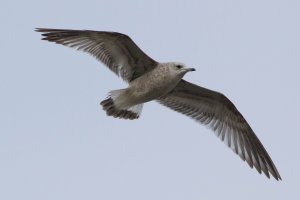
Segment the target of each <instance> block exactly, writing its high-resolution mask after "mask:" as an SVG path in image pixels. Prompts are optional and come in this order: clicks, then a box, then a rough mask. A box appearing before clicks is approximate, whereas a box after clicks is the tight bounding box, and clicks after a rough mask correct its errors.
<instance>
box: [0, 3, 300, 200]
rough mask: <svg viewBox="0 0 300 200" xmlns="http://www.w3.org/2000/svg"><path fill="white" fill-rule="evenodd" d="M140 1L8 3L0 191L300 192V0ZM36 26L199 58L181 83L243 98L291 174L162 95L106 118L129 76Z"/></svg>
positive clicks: (125, 194) (1, 80)
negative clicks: (108, 102)
mask: <svg viewBox="0 0 300 200" xmlns="http://www.w3.org/2000/svg"><path fill="white" fill-rule="evenodd" d="M145 2H146V1H145ZM145 2H143V1H137V0H136V1H128V2H125V1H101V0H94V1H61V0H51V1H50V0H47V1H33V0H28V1H16V0H2V1H1V3H0V24H1V37H0V44H1V45H0V51H1V52H0V53H1V59H0V92H1V93H0V97H1V98H0V121H1V122H0V123H1V124H0V199H3V200H4V199H5V200H20V199H22V200H41V199H42V200H66V199H72V200H77V199H78V200H79V199H89V200H93V199H95V200H96V199H97V200H99V199H103V200H120V199H122V200H153V199H163V200H166V199H170V200H181V199H185V200H186V199H192V200H196V199H220V198H222V199H245V200H247V199H251V200H252V199H274V200H275V199H297V198H299V179H300V173H299V168H300V159H299V153H300V150H299V144H298V143H299V139H300V134H299V128H298V125H299V112H300V107H299V102H300V94H299V92H300V80H299V75H300V70H299V67H300V56H299V55H300V37H299V36H300V26H299V19H300V1H297V0H294V1H292V0H286V1H283V0H282V1H276V0H269V1H267V0H263V1H261V0H252V1H238V0H236V1H233V0H228V1H222V0H219V1H217V0H212V1H171V0H169V1H155V0H152V1H147V3H145ZM36 27H46V28H70V29H91V30H102V31H103V30H104V31H117V32H122V33H125V34H127V35H129V36H130V37H131V38H132V39H133V40H134V41H135V42H136V43H137V44H138V45H139V46H140V47H141V48H142V49H143V50H144V51H145V52H146V53H147V54H148V55H149V56H151V57H152V58H153V59H155V60H157V61H161V62H168V61H179V62H183V63H185V64H186V65H187V66H189V67H194V68H196V70H197V71H196V72H193V73H189V74H187V75H186V77H185V79H186V80H188V81H191V82H194V83H196V84H198V85H201V86H203V87H207V88H210V89H213V90H217V91H221V92H222V93H224V94H225V95H226V96H227V97H228V98H229V99H230V100H231V101H232V102H233V103H234V104H235V105H236V107H237V108H238V109H239V110H240V112H241V113H242V114H243V115H244V116H245V118H246V119H247V121H248V122H249V124H250V125H251V127H252V128H253V130H254V131H255V133H256V134H257V136H258V137H259V138H260V140H261V141H262V143H263V144H264V146H265V147H266V149H267V151H268V152H269V154H270V155H271V157H272V159H273V161H274V163H275V164H276V166H277V168H278V170H279V172H280V174H281V177H282V178H283V181H280V182H277V181H276V180H275V179H273V178H271V179H268V178H266V177H265V176H264V175H259V174H258V173H257V171H256V170H254V169H251V168H249V166H248V165H247V164H246V163H245V162H243V161H242V160H241V159H240V158H239V157H238V156H236V155H235V154H234V153H233V152H232V151H231V150H230V149H229V148H227V147H226V145H224V144H223V143H222V142H220V141H219V139H218V138H216V137H215V135H214V134H213V133H212V131H210V130H209V129H207V128H205V127H203V126H201V125H200V124H197V123H196V122H194V121H193V120H191V119H189V118H188V117H185V116H183V115H181V114H178V113H175V112H174V111H171V110H169V109H167V108H164V107H162V106H161V105H159V104H157V103H156V102H150V103H147V104H145V106H144V109H143V112H142V116H141V117H140V119H138V120H134V121H126V120H120V119H114V118H112V117H107V116H106V114H105V112H104V111H103V110H102V108H101V107H100V106H99V102H100V101H102V100H103V99H104V98H105V97H106V96H107V93H108V92H109V91H110V90H114V89H119V88H124V87H126V84H125V83H124V82H123V81H122V80H121V79H120V78H118V77H116V76H115V75H114V74H113V73H111V72H110V71H109V70H108V69H107V68H106V67H105V66H104V65H103V64H101V63H99V62H98V61H96V60H95V59H93V58H92V57H90V56H89V55H87V54H84V53H82V52H77V51H75V50H73V49H70V48H67V47H64V46H60V45H56V44H52V43H49V42H45V41H41V40H40V38H41V36H40V34H39V33H36V32H34V28H36ZM296 196H298V197H296Z"/></svg>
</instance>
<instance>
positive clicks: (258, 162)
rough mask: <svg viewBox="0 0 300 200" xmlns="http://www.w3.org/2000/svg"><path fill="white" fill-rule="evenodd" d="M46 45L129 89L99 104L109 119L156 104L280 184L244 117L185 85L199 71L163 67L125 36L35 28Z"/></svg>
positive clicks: (135, 114) (217, 96)
mask: <svg viewBox="0 0 300 200" xmlns="http://www.w3.org/2000/svg"><path fill="white" fill-rule="evenodd" d="M36 31H37V32H41V33H42V36H43V38H42V40H48V41H49V42H55V43H57V44H62V45H65V46H69V47H72V48H75V49H77V50H81V51H84V52H87V53H89V54H90V55H92V56H94V57H95V58H97V59H98V60H99V61H101V62H102V63H103V64H104V65H106V66H107V67H108V68H109V69H110V70H111V71H113V72H114V73H115V74H117V75H118V76H120V77H121V78H122V79H123V80H124V81H126V82H127V83H128V85H129V86H128V87H127V88H125V89H119V90H112V91H110V92H109V95H108V97H107V98H106V99H105V100H103V101H102V102H101V103H100V104H101V106H102V107H103V110H104V111H105V112H106V114H107V115H108V116H113V117H115V118H122V119H131V120H133V119H137V118H139V116H140V115H141V111H142V108H143V104H144V103H146V102H149V101H152V100H156V101H157V102H159V103H160V104H162V105H164V106H166V107H168V108H170V109H172V110H174V111H177V112H179V113H182V114H184V115H186V116H189V117H190V118H192V119H194V120H196V121H197V122H199V123H201V124H203V125H205V126H207V127H209V128H210V129H212V130H213V132H214V133H215V134H216V135H217V136H218V137H219V138H220V139H221V140H222V141H224V142H225V144H227V146H228V147H230V148H231V149H232V150H233V151H234V152H235V153H236V154H237V155H239V157H240V158H241V159H242V160H243V161H246V162H247V163H248V165H249V166H250V167H251V168H253V166H254V167H255V168H256V170H257V171H258V172H259V173H260V174H261V173H262V172H263V173H264V174H265V175H266V176H267V177H268V178H270V174H271V175H272V176H273V177H274V178H275V179H276V180H281V177H280V175H279V172H278V170H277V169H276V167H275V165H274V163H273V161H272V159H271V157H270V156H269V154H268V153H267V151H266V150H265V148H264V146H263V145H262V143H261V142H260V140H259V139H258V137H257V136H256V135H255V133H254V131H253V130H252V128H251V127H250V125H249V124H248V123H247V121H246V120H245V118H244V117H243V116H242V114H241V113H240V112H239V111H238V110H237V108H236V107H235V106H234V104H233V103H232V102H231V101H230V100H229V99H228V98H227V97H226V96H225V95H223V94H222V93H220V92H216V91H213V90H209V89H206V88H204V87H201V86H198V85H195V84H193V83H190V82H188V81H185V80H184V79H183V76H184V75H185V74H186V73H187V72H191V71H195V69H194V68H188V67H187V66H186V65H185V64H183V63H179V62H168V63H160V62H157V61H155V60H153V59H152V58H150V57H149V56H147V55H146V54H145V53H144V52H143V51H142V50H141V49H140V48H139V47H138V46H137V45H136V44H135V43H134V41H133V40H132V39H131V38H130V37H129V36H127V35H125V34H122V33H117V32H107V31H91V30H67V29H49V28H37V29H36Z"/></svg>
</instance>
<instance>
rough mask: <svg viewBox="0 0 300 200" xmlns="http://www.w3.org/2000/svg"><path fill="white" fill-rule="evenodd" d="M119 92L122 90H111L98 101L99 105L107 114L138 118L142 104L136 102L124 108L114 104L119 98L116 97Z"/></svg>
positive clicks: (124, 117) (116, 116) (117, 116)
mask: <svg viewBox="0 0 300 200" xmlns="http://www.w3.org/2000/svg"><path fill="white" fill-rule="evenodd" d="M121 93H122V90H114V91H111V92H110V95H109V96H108V98H107V99H105V100H103V101H102V102H101V103H100V105H101V106H102V107H103V110H104V111H106V114H107V115H108V116H113V117H115V118H122V119H131V120H133V119H137V118H139V116H140V113H141V111H142V108H143V104H138V105H135V106H132V107H129V108H126V109H120V108H119V107H118V106H116V104H115V102H116V101H118V100H119V99H118V97H119V96H120V94H121Z"/></svg>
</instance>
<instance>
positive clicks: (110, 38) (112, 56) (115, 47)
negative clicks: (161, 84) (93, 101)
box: [36, 28, 157, 82]
mask: <svg viewBox="0 0 300 200" xmlns="http://www.w3.org/2000/svg"><path fill="white" fill-rule="evenodd" d="M36 31H37V32H42V33H43V34H42V35H43V36H44V38H42V39H43V40H48V41H49V42H55V43H57V44H62V45H65V46H69V47H72V48H75V49H77V50H81V51H84V52H87V53H89V54H91V55H93V56H94V57H96V58H97V59H98V60H100V61H101V62H103V63H104V64H105V65H107V66H108V67H109V69H110V70H112V71H113V72H114V73H116V74H117V75H118V76H121V77H122V78H123V79H124V80H125V81H127V82H130V81H132V80H134V79H136V78H137V77H139V76H141V75H143V74H144V73H145V72H147V71H149V70H151V69H153V68H154V67H155V66H156V65H157V62H156V61H154V60H153V59H152V58H150V57H149V56H147V55H146V54H145V53H144V52H143V51H142V50H141V49H140V48H139V47H138V46H137V45H136V44H135V43H134V42H133V41H132V40H131V39H130V37H128V36H127V35H124V34H121V33H116V32H105V31H90V30H65V29H48V28H38V29H36Z"/></svg>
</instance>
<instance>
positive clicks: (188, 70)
mask: <svg viewBox="0 0 300 200" xmlns="http://www.w3.org/2000/svg"><path fill="white" fill-rule="evenodd" d="M186 71H187V72H193V71H196V69H195V68H186Z"/></svg>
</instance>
